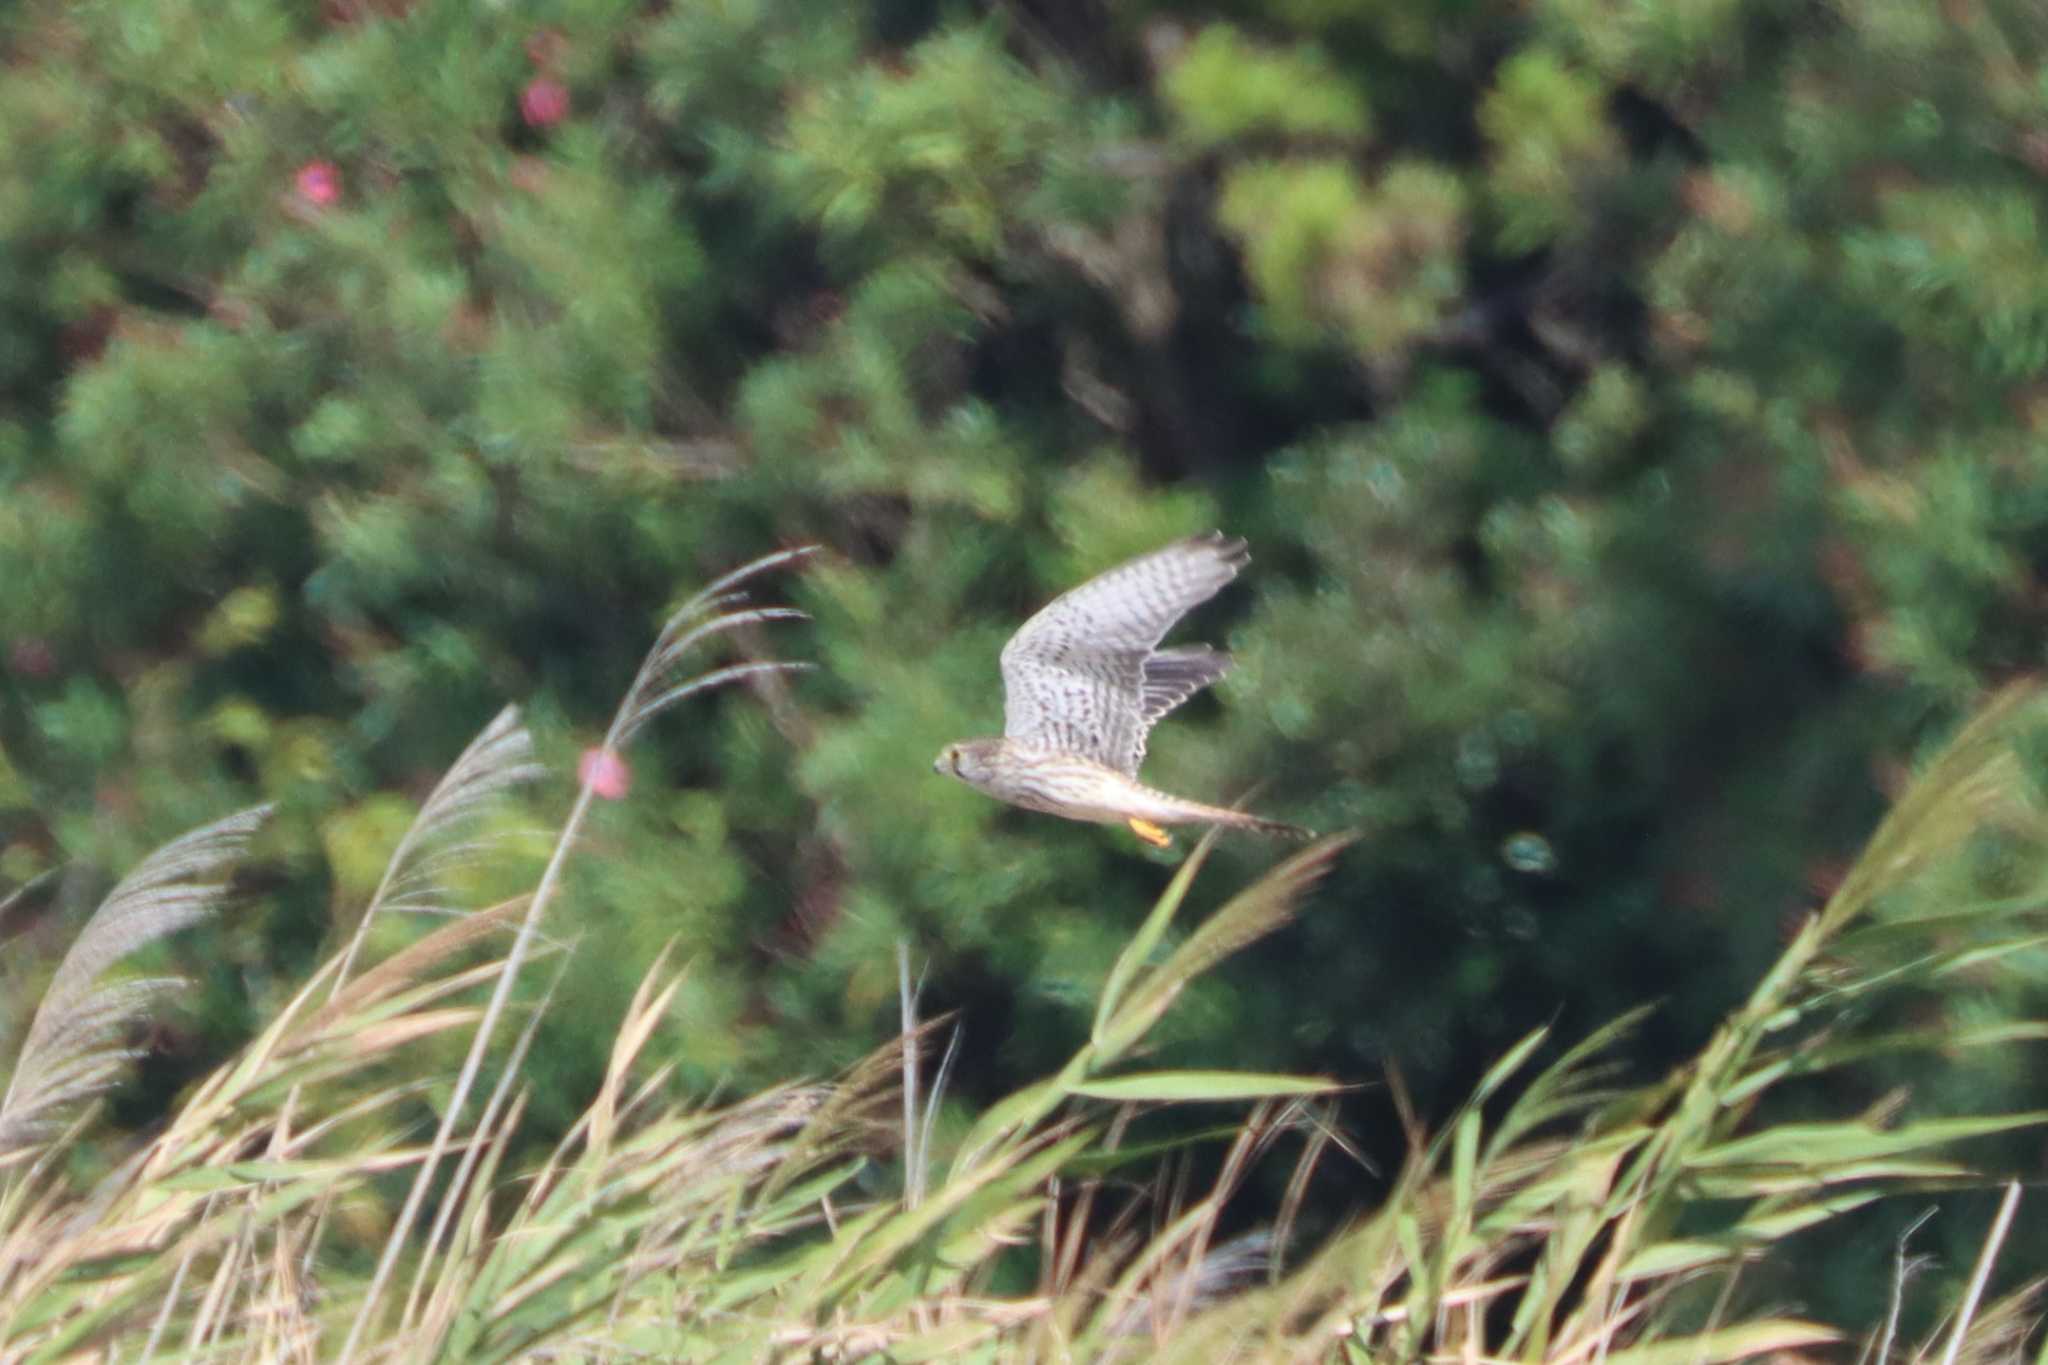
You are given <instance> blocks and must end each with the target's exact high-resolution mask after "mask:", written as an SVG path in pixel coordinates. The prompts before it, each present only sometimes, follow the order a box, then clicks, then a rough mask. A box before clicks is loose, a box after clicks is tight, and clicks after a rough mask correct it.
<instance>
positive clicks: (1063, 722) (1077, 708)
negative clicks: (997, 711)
mask: <svg viewBox="0 0 2048 1365" xmlns="http://www.w3.org/2000/svg"><path fill="white" fill-rule="evenodd" d="M1249 559H1250V556H1249V555H1247V554H1246V553H1245V545H1244V542H1243V541H1242V540H1232V539H1229V538H1226V537H1225V536H1224V535H1223V533H1222V532H1220V531H1212V532H1210V533H1209V534H1208V535H1202V536H1192V537H1189V538H1188V539H1186V540H1178V541H1175V542H1174V543H1173V544H1171V545H1168V546H1166V547H1165V548H1163V549H1159V550H1154V551H1153V552H1152V553H1150V554H1147V555H1140V556H1139V557H1138V558H1136V559H1133V560H1130V561H1129V562H1127V563H1125V564H1122V565H1119V566H1118V567H1116V568H1114V569H1111V570H1110V571H1109V572H1107V573H1104V574H1101V575H1098V576H1097V577H1095V578H1091V579H1089V580H1088V581H1087V582H1086V583H1083V584H1082V585H1081V586H1080V587H1078V588H1075V589H1073V590H1072V591H1070V592H1067V593H1064V594H1062V595H1061V596H1059V597H1057V598H1054V599H1053V601H1052V602H1051V603H1050V604H1049V605H1047V606H1046V607H1045V608H1044V609H1042V610H1041V611H1040V612H1039V613H1038V614H1037V615H1036V616H1033V617H1032V618H1031V619H1030V620H1028V621H1026V622H1025V623H1024V625H1023V628H1022V629H1020V630H1019V631H1018V632H1017V633H1016V634H1015V635H1013V636H1011V637H1010V642H1009V643H1008V644H1007V645H1005V646H1003V655H1002V669H1003V701H1004V706H1003V733H1002V736H1001V737H1000V738H991V739H969V740H962V741H960V742H959V743H957V744H949V745H947V746H946V748H945V749H944V750H943V751H942V752H941V753H940V754H939V757H938V761H937V762H935V763H934V764H933V765H932V766H933V767H934V768H935V769H936V770H937V771H939V772H942V773H946V774H948V775H949V776H952V777H957V778H959V779H960V780H961V781H963V782H965V783H967V784H968V785H969V786H971V787H974V788H976V789H978V790H980V791H983V792H986V793H987V794H988V795H990V796H993V797H995V798H996V799H997V800H998V801H1007V802H1009V803H1010V804H1011V805H1015V806H1023V807H1025V808H1026V809H1028V810H1036V811H1044V812H1045V813H1047V814H1049V815H1059V816H1064V817H1065V818H1067V819H1069V820H1092V821H1098V822H1101V823H1104V824H1128V825H1129V826H1130V827H1131V830H1132V832H1133V833H1135V834H1136V835H1137V836H1138V837H1139V838H1141V839H1144V840H1145V841H1146V842H1148V843H1152V844H1157V845H1159V846H1160V847H1162V848H1163V847H1165V846H1166V845H1167V844H1168V843H1170V842H1171V837H1170V836H1169V835H1168V834H1167V833H1166V830H1165V829H1164V828H1163V826H1166V825H1227V826H1230V827H1232V828H1234V829H1249V830H1257V831H1259V832H1260V833H1264V834H1280V835H1290V836H1297V837H1298V836H1303V835H1306V834H1307V833H1308V831H1306V830H1303V829H1300V828H1297V827H1296V826H1293V825H1288V824H1282V823H1281V822H1279V821H1277V820H1267V819H1263V818H1261V817H1259V816H1256V815H1247V814H1245V813H1244V812H1242V811H1234V810H1226V809H1225V808H1223V807H1221V806H1211V805H1206V804H1204V803H1202V802H1200V801H1190V800H1188V799H1186V798H1184V797H1179V796H1173V795H1170V794H1168V793H1166V792H1162V791H1158V790H1155V789H1154V788H1151V787H1148V786H1146V785H1145V784H1144V783H1142V782H1140V781H1139V780H1138V765H1139V764H1140V763H1141V762H1143V761H1144V758H1145V737H1146V736H1147V735H1148V734H1150V733H1151V730H1152V727H1153V726H1154V725H1155V724H1157V723H1158V721H1159V719H1160V718H1161V717H1162V716H1164V715H1166V714H1167V713H1168V712H1169V711H1172V710H1173V709H1174V708H1175V707H1176V706H1179V705H1180V704H1181V703H1182V702H1184V701H1186V700H1187V699H1188V698H1189V697H1192V696H1194V695H1195V693H1197V692H1199V691H1201V690H1202V689H1203V688H1205V687H1207V686H1208V685H1209V684H1211V683H1213V682H1215V681H1216V680H1217V679H1218V678H1220V677H1222V676H1223V675H1224V674H1225V673H1226V672H1228V671H1229V669H1230V656H1229V655H1228V654H1225V653H1223V652H1222V651H1221V650H1215V649H1211V648H1209V647H1208V646H1207V645H1185V646H1181V647H1179V648H1175V649H1160V648H1159V647H1158V646H1159V642H1160V640H1161V639H1163V638H1164V637H1165V635H1166V632H1167V631H1168V630H1170V629H1172V627H1173V623H1174V622H1175V621H1178V620H1179V619H1180V618H1181V617H1182V616H1184V615H1186V614H1187V613H1188V612H1189V611H1190V610H1192V609H1193V608H1195V607H1197V606H1199V605H1200V604H1202V603H1203V602H1206V601H1208V600H1209V599H1210V598H1211V597H1214V596H1215V595H1216V594H1217V592H1219V591H1220V590H1221V589H1222V588H1223V586H1224V584H1226V583H1228V582H1230V580H1231V579H1233V578H1235V577H1237V572H1238V570H1239V569H1242V568H1243V567H1244V566H1245V564H1246V563H1247V562H1248V561H1249Z"/></svg>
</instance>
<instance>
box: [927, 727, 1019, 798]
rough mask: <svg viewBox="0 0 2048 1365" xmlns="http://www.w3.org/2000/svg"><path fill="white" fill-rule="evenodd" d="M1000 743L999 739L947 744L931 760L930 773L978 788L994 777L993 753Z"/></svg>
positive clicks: (970, 740)
mask: <svg viewBox="0 0 2048 1365" xmlns="http://www.w3.org/2000/svg"><path fill="white" fill-rule="evenodd" d="M1002 742H1003V741H1001V740H1000V739H963V740H961V741H960V742H959V743H957V744H948V745H947V746H946V747H945V748H943V749H941V750H939V756H938V757H937V758H936V759H933V760H932V771H933V772H935V773H944V774H945V775H946V776H948V777H957V778H959V779H960V780H961V781H962V782H965V783H967V784H968V785H969V786H973V787H979V786H981V785H983V784H984V783H986V782H987V781H988V780H989V779H990V778H991V777H993V776H994V775H995V751H996V750H997V749H998V748H999V747H1001V745H1002Z"/></svg>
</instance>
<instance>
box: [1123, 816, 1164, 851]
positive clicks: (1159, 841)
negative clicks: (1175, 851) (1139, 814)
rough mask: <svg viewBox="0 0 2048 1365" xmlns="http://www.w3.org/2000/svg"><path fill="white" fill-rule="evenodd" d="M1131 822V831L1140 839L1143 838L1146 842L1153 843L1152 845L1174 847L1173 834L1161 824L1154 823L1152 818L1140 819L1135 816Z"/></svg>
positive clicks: (1155, 846)
mask: <svg viewBox="0 0 2048 1365" xmlns="http://www.w3.org/2000/svg"><path fill="white" fill-rule="evenodd" d="M1129 823H1130V826H1131V833H1133V834H1135V835H1137V836H1138V837H1139V838H1140V839H1143V840H1144V841H1145V842H1146V843H1148V844H1150V845H1152V847H1154V848H1171V847H1173V836H1172V835H1171V834H1168V833H1167V832H1166V831H1165V830H1163V829H1161V828H1160V827H1159V826H1157V825H1155V824H1153V823H1152V822H1151V821H1150V820H1139V819H1136V818H1133V819H1132V820H1131V821H1130V822H1129Z"/></svg>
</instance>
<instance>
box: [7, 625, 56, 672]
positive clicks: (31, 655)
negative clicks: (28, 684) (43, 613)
mask: <svg viewBox="0 0 2048 1365" xmlns="http://www.w3.org/2000/svg"><path fill="white" fill-rule="evenodd" d="M7 662H8V664H9V665H10V666H11V667H12V668H13V669H14V671H15V672H16V673H19V674H21V676H23V677H24V678H47V677H49V676H50V675H51V674H52V673H55V672H56V671H57V651H56V650H54V649H51V648H50V642H49V641H48V640H44V639H40V638H38V637H36V636H33V635H30V636H27V637H25V638H23V639H20V640H16V641H15V642H14V643H13V644H11V645H9V646H8V647H7Z"/></svg>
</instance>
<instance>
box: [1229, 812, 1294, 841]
mask: <svg viewBox="0 0 2048 1365" xmlns="http://www.w3.org/2000/svg"><path fill="white" fill-rule="evenodd" d="M1222 823H1224V824H1227V825H1230V826H1231V827H1232V828H1235V829H1248V830H1250V831H1251V832H1252V833H1254V834H1264V835H1267V836H1269V837H1271V838H1275V839H1294V840H1298V841H1300V842H1302V843H1307V842H1308V841H1309V840H1310V839H1313V838H1315V837H1316V832H1315V831H1314V830H1312V829H1308V828H1305V827H1304V826H1301V825H1290V824H1288V823H1287V822H1286V821H1285V820H1268V819H1267V818H1266V817H1265V816H1263V815H1247V814H1246V813H1245V812H1243V811H1236V810H1234V811H1231V812H1230V818H1229V819H1228V820H1226V821H1223V822H1222Z"/></svg>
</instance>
